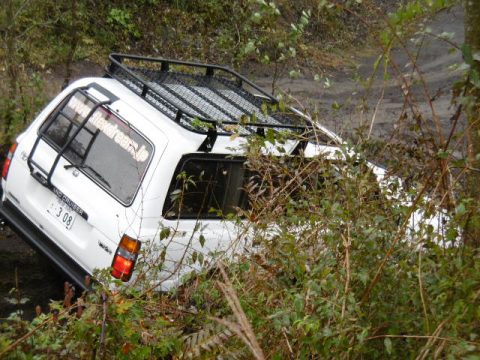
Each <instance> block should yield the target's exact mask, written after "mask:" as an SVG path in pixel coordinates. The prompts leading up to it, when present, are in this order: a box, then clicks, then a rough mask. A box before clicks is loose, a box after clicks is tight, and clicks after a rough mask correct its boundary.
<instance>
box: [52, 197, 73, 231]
mask: <svg viewBox="0 0 480 360" xmlns="http://www.w3.org/2000/svg"><path fill="white" fill-rule="evenodd" d="M47 212H48V213H49V214H50V215H52V216H53V217H54V218H55V219H57V221H58V222H59V223H60V224H62V225H63V226H65V228H67V230H70V229H71V228H72V226H73V223H74V222H75V218H76V217H77V213H76V212H75V211H73V210H72V208H71V207H70V206H68V205H67V204H65V203H64V202H63V201H62V200H61V199H59V198H58V197H56V196H55V198H54V199H53V200H52V201H51V202H50V205H48V208H47Z"/></svg>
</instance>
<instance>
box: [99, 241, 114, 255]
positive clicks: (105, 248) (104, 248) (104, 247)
mask: <svg viewBox="0 0 480 360" xmlns="http://www.w3.org/2000/svg"><path fill="white" fill-rule="evenodd" d="M98 246H100V247H101V248H102V249H103V250H105V252H107V253H108V254H110V255H111V254H112V250H110V248H109V247H108V246H107V245H105V244H104V243H102V242H101V241H100V240H99V241H98Z"/></svg>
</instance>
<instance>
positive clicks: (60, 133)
mask: <svg viewBox="0 0 480 360" xmlns="http://www.w3.org/2000/svg"><path fill="white" fill-rule="evenodd" d="M94 106H95V102H94V101H92V100H91V99H89V98H87V97H86V96H85V95H84V94H83V93H82V92H76V93H75V94H74V95H73V96H72V97H71V98H69V99H68V98H67V100H66V101H64V103H62V104H61V105H60V107H59V108H58V109H57V110H56V111H55V112H54V113H53V114H52V116H51V117H50V119H48V120H47V121H46V122H45V123H44V125H43V129H41V131H42V130H45V136H46V140H47V142H48V143H49V144H50V145H52V146H53V147H54V148H55V149H56V150H57V151H58V150H60V149H61V148H62V147H63V146H64V145H65V144H67V142H68V141H69V140H70V139H71V138H72V137H73V136H74V134H75V132H76V131H77V129H78V128H79V127H81V124H82V122H83V121H84V120H85V118H86V117H87V116H90V117H89V119H88V121H87V123H86V124H85V126H84V127H83V128H81V129H80V131H79V133H78V134H77V135H76V136H75V137H74V139H73V141H72V142H71V144H70V145H69V146H68V148H67V149H66V150H65V152H64V156H65V158H66V159H67V160H68V161H70V162H71V163H72V164H73V165H76V166H77V167H78V168H79V169H80V170H81V171H82V172H83V173H84V174H85V175H86V176H88V177H89V178H90V179H92V180H93V181H94V182H96V183H97V184H98V185H99V186H100V187H102V188H103V189H104V190H105V191H107V192H108V193H109V194H111V195H112V196H113V197H115V198H116V199H117V200H119V201H120V202H121V203H122V204H124V205H130V204H131V203H132V201H133V199H134V197H135V194H136V192H137V189H138V187H139V186H140V183H141V180H142V178H143V175H144V174H145V171H146V169H147V166H148V164H149V162H150V159H151V157H152V153H153V147H152V145H151V144H150V143H149V142H148V141H147V139H146V138H145V137H144V136H142V135H141V134H140V133H139V132H138V131H136V130H135V129H134V128H132V127H131V126H130V125H129V124H128V123H127V122H125V121H124V120H122V119H120V118H119V117H118V116H117V115H115V114H113V113H112V112H111V111H110V110H109V109H108V108H106V107H104V106H100V107H97V109H96V110H95V111H94V112H93V113H91V110H92V109H93V108H94Z"/></svg>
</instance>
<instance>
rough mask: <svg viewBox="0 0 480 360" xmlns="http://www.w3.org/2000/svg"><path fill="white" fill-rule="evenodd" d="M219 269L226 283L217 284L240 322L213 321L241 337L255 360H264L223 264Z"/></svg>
mask: <svg viewBox="0 0 480 360" xmlns="http://www.w3.org/2000/svg"><path fill="white" fill-rule="evenodd" d="M218 268H219V269H220V273H221V274H222V278H223V281H224V283H221V282H218V283H217V284H218V286H219V287H220V290H221V291H222V293H223V294H224V295H225V298H226V299H227V302H228V305H229V306H230V308H231V309H232V311H233V314H234V315H235V318H236V319H237V321H238V324H234V323H232V322H230V321H227V320H224V319H219V318H212V319H213V320H215V321H217V322H218V323H220V324H222V325H224V326H226V327H228V328H229V330H231V331H232V332H234V333H235V334H237V335H238V336H239V337H240V339H241V340H242V341H243V342H244V343H245V345H247V346H248V348H249V349H250V351H251V352H252V354H253V356H254V357H255V359H257V360H264V359H265V355H264V354H263V351H262V349H261V347H260V345H259V343H258V341H257V338H256V337H255V333H254V332H253V329H252V326H251V325H250V322H249V321H248V319H247V316H246V315H245V312H244V311H243V309H242V305H241V304H240V300H239V299H238V296H237V294H236V292H235V289H234V288H233V285H232V283H231V281H230V279H229V278H228V276H227V273H226V272H225V269H224V267H223V265H222V263H219V264H218Z"/></svg>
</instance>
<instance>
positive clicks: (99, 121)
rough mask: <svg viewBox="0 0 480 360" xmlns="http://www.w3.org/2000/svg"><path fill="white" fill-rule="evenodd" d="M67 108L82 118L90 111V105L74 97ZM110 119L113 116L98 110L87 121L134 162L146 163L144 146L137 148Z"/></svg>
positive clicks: (146, 152) (147, 155) (136, 144)
mask: <svg viewBox="0 0 480 360" xmlns="http://www.w3.org/2000/svg"><path fill="white" fill-rule="evenodd" d="M67 106H68V107H69V108H70V109H71V110H72V111H74V112H75V113H76V114H78V115H79V116H81V117H82V118H85V117H87V116H88V114H89V113H90V111H91V109H92V108H91V105H90V104H85V103H84V102H83V101H81V100H80V99H78V98H77V97H76V96H74V97H72V98H71V99H70V101H69V102H68V104H67ZM111 117H114V115H112V114H111V113H109V112H107V111H106V110H104V109H102V108H100V109H99V110H96V111H95V113H94V114H93V115H92V116H91V117H90V119H89V120H88V121H89V123H90V124H92V125H93V126H94V127H95V128H97V129H98V130H100V131H101V132H102V133H103V134H105V135H106V136H108V137H109V138H110V139H112V140H113V141H115V143H116V144H118V145H119V146H120V147H121V148H122V149H124V150H125V151H127V152H128V153H129V154H130V155H131V156H132V158H133V159H134V160H135V161H138V162H145V161H147V159H148V157H149V155H150V153H149V152H148V150H147V149H146V147H145V145H142V146H139V145H138V143H137V142H136V141H134V140H133V139H132V138H131V137H130V136H129V135H128V134H126V133H125V132H124V131H122V130H121V129H119V127H118V125H117V124H115V123H113V122H112V121H111V120H112V119H111ZM122 125H123V124H122ZM124 126H125V125H124Z"/></svg>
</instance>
